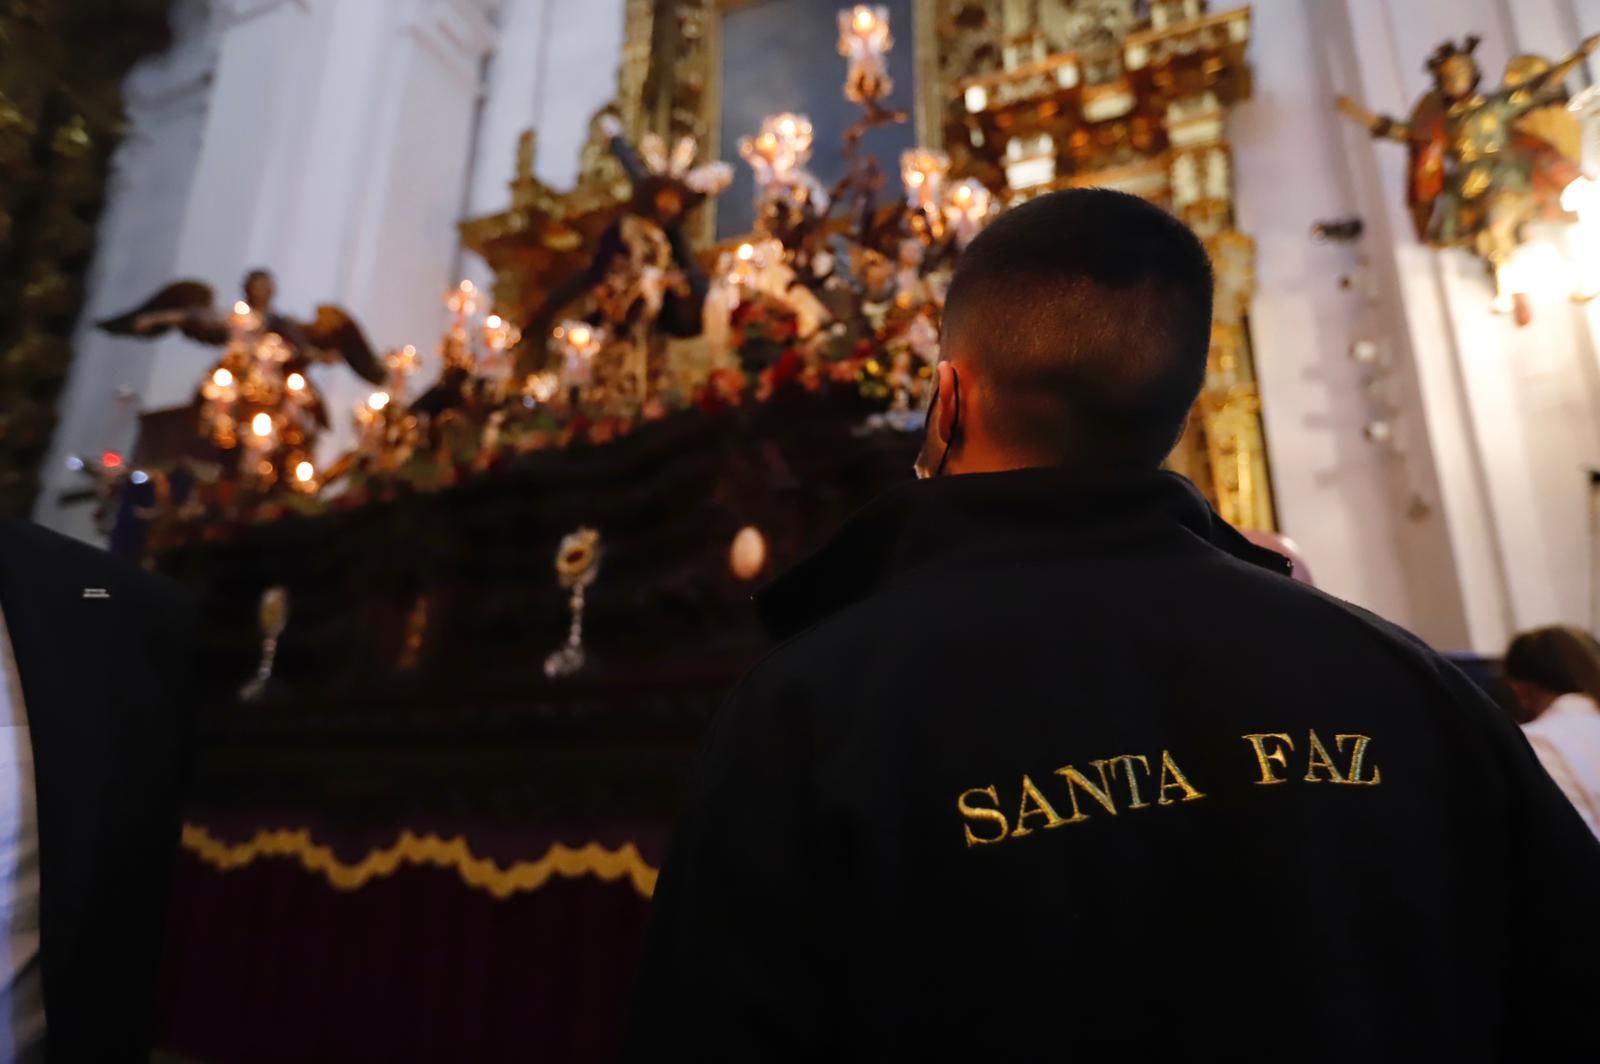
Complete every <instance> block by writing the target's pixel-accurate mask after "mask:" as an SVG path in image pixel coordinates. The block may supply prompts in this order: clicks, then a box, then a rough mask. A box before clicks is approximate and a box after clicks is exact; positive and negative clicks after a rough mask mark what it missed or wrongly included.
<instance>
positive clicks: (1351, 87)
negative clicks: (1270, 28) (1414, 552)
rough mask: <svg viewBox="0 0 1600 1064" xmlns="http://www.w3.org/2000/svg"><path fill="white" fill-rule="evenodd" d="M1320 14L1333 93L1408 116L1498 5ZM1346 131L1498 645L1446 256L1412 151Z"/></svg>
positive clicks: (1473, 582) (1491, 502)
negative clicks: (1421, 210)
mask: <svg viewBox="0 0 1600 1064" xmlns="http://www.w3.org/2000/svg"><path fill="white" fill-rule="evenodd" d="M1402 7H1403V8H1404V9H1405V10H1400V9H1401V8H1402ZM1446 7H1449V8H1453V9H1454V10H1453V11H1446V10H1445V9H1446ZM1469 9H1475V10H1469ZM1318 15H1319V25H1320V30H1321V32H1320V36H1321V38H1322V40H1323V41H1324V42H1325V47H1326V48H1327V53H1326V54H1327V58H1328V62H1329V70H1330V74H1331V76H1332V79H1333V83H1334V87H1335V89H1336V90H1337V91H1339V92H1345V93H1348V94H1349V95H1351V96H1354V97H1356V98H1357V99H1358V100H1361V101H1363V102H1365V104H1366V105H1367V106H1368V107H1369V108H1371V109H1373V110H1375V111H1383V112H1388V113H1390V114H1394V115H1399V116H1404V115H1407V114H1409V113H1410V110H1411V107H1412V105H1413V103H1414V101H1415V100H1416V99H1417V98H1418V97H1419V96H1420V95H1421V94H1422V92H1423V91H1424V90H1425V89H1426V88H1427V77H1426V75H1425V74H1424V73H1423V72H1422V66H1423V63H1424V61H1425V59H1426V58H1427V56H1428V54H1429V52H1431V51H1432V49H1433V48H1434V47H1435V46H1436V45H1437V44H1438V43H1439V42H1440V41H1442V40H1445V39H1446V38H1448V37H1450V36H1452V35H1455V36H1457V37H1459V36H1461V34H1462V32H1463V28H1464V27H1471V28H1474V29H1476V28H1478V27H1479V26H1480V25H1482V24H1483V22H1484V21H1489V22H1490V24H1491V25H1492V19H1490V20H1482V19H1481V18H1478V16H1483V15H1490V16H1492V15H1493V12H1492V11H1489V10H1488V5H1487V4H1486V3H1483V2H1481V0H1480V2H1477V3H1460V4H1450V5H1444V4H1434V3H1427V4H1410V5H1391V4H1389V3H1387V2H1385V0H1346V2H1345V3H1343V4H1328V5H1318ZM1451 16H1453V17H1451ZM1495 48H1496V46H1495V45H1494V44H1493V42H1486V43H1485V46H1484V47H1483V48H1482V49H1480V51H1481V52H1482V53H1486V54H1483V56H1482V57H1483V59H1484V61H1485V63H1486V65H1487V66H1488V68H1490V69H1493V68H1494V66H1495V65H1496V62H1497V61H1498V63H1500V64H1502V65H1503V63H1504V56H1503V55H1501V56H1500V57H1499V58H1498V60H1496V58H1495V57H1494V55H1493V52H1494V51H1495ZM1413 71H1415V73H1413ZM1340 136H1341V137H1342V147H1343V149H1344V152H1343V154H1344V156H1345V158H1346V159H1347V161H1348V163H1349V164H1350V169H1351V174H1352V177H1353V178H1354V180H1355V186H1356V189H1357V194H1358V201H1359V202H1360V204H1361V208H1362V210H1361V214H1362V216H1363V217H1364V218H1365V220H1366V223H1367V238H1366V241H1365V247H1366V248H1367V249H1368V251H1369V253H1370V254H1371V255H1372V256H1373V258H1374V268H1375V269H1377V270H1379V271H1380V273H1381V275H1382V276H1383V279H1384V286H1383V287H1384V289H1385V290H1386V291H1389V292H1392V293H1393V294H1394V299H1393V300H1392V301H1391V302H1390V303H1389V304H1388V306H1386V308H1385V309H1386V310H1387V311H1388V314H1389V317H1390V320H1391V322H1392V324H1393V334H1394V336H1395V338H1396V341H1397V342H1398V343H1399V344H1401V345H1402V348H1403V350H1404V352H1405V354H1406V356H1407V358H1406V363H1407V365H1408V366H1409V367H1410V370H1411V372H1412V373H1413V374H1414V377H1415V385H1416V393H1415V394H1416V397H1417V401H1418V409H1417V410H1416V412H1415V413H1416V415H1417V416H1416V417H1415V418H1413V419H1410V420H1412V421H1420V425H1416V426H1415V427H1416V428H1420V429H1421V430H1422V431H1420V432H1418V433H1416V434H1415V437H1413V438H1410V439H1407V441H1406V443H1407V445H1408V449H1410V450H1411V451H1413V452H1414V453H1425V454H1428V455H1429V456H1431V458H1432V465H1433V469H1434V471H1435V473H1436V476H1437V483H1438V489H1439V492H1438V494H1439V498H1438V504H1437V505H1438V509H1439V511H1440V513H1441V515H1442V517H1443V520H1444V522H1445V526H1446V528H1447V529H1448V531H1449V544H1450V559H1451V563H1452V570H1453V573H1454V576H1455V582H1456V584H1457V586H1458V587H1459V589H1460V594H1461V602H1462V609H1463V613H1464V617H1465V621H1466V638H1467V642H1468V644H1469V646H1470V648H1471V649H1476V650H1485V651H1487V650H1494V649H1498V648H1500V647H1501V646H1503V644H1504V640H1505V638H1506V635H1507V634H1508V632H1509V631H1510V628H1511V625H1512V615H1511V610H1510V603H1509V589H1508V583H1507V574H1506V571H1505V568H1504V565H1505V558H1504V553H1503V543H1502V540H1501V536H1500V529H1499V527H1498V525H1497V523H1496V521H1495V516H1496V513H1495V509H1494V507H1495V504H1496V500H1495V499H1494V498H1493V497H1492V496H1491V494H1490V492H1489V485H1488V482H1487V478H1486V474H1485V470H1484V463H1483V455H1482V454H1481V453H1480V449H1479V444H1480V442H1481V441H1480V436H1479V435H1478V433H1477V431H1476V430H1477V429H1478V428H1479V426H1476V425H1475V424H1474V420H1473V419H1474V415H1475V413H1476V412H1475V411H1474V410H1473V409H1472V408H1471V407H1470V406H1469V404H1468V401H1467V392H1466V387H1465V383H1464V381H1463V380H1462V378H1461V368H1462V367H1461V364H1460V362H1459V352H1458V351H1457V350H1456V347H1455V342H1454V337H1455V333H1456V330H1455V328H1454V322H1453V319H1452V316H1451V309H1452V308H1451V306H1450V303H1449V300H1448V298H1447V296H1446V293H1445V290H1444V286H1443V281H1442V277H1441V272H1440V264H1439V261H1438V255H1437V253H1436V252H1434V251H1433V250H1431V249H1428V248H1424V247H1422V246H1420V245H1419V244H1418V243H1417V242H1416V239H1415V237H1414V235H1413V233H1412V229H1411V220H1410V218H1409V216H1408V214H1407V212H1406V209H1405V206H1404V204H1405V187H1406V176H1405V169H1406V161H1405V152H1404V150H1403V149H1402V148H1401V147H1400V146H1398V145H1395V144H1393V143H1392V142H1373V141H1372V140H1371V139H1370V138H1369V137H1368V136H1367V134H1366V132H1365V131H1364V130H1361V129H1359V128H1356V127H1354V126H1346V127H1345V128H1344V129H1343V131H1342V132H1341V134H1340Z"/></svg>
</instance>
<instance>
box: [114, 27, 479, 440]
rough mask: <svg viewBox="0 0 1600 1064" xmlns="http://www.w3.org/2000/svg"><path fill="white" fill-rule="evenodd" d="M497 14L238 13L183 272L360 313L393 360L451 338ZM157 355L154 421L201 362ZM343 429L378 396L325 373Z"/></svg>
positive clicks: (188, 224) (229, 31)
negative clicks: (269, 272) (354, 407)
mask: <svg viewBox="0 0 1600 1064" xmlns="http://www.w3.org/2000/svg"><path fill="white" fill-rule="evenodd" d="M495 6H496V0H385V2H384V3H381V4H378V3H371V2H369V0H231V2H229V3H225V4H223V5H222V6H221V7H220V8H219V10H218V13H217V17H218V18H219V19H220V20H221V26H220V32H221V36H222V43H221V48H220V53H219V60H218V65H217V76H216V81H215V84H214V86H213V90H212V98H211V107H210V112H209V115H208V118H207V125H206V130H205V149H204V152H203V153H202V156H201V159H200V163H199V165H198V167H197V169H196V173H195V178H194V191H193V193H192V194H191V196H190V200H189V208H188V212H187V216H186V219H185V222H184V225H183V229H182V235H181V237H180V240H179V251H178V256H177V268H178V270H179V272H180V273H182V274H184V275H186V276H194V277H198V278H201V279H203V280H206V281H208V282H209V283H211V284H213V285H214V286H216V288H217V289H218V294H219V298H221V299H223V300H229V299H233V298H235V295H234V293H235V292H236V291H237V287H238V278H239V276H240V274H241V273H242V272H243V271H244V270H245V269H247V268H249V267H251V266H255V265H261V266H266V267H268V268H270V269H273V270H274V271H275V272H276V273H277V274H278V279H279V303H280V305H281V306H282V308H283V309H284V310H285V311H287V312H289V313H291V314H295V315H308V314H310V313H311V311H312V309H313V308H314V306H315V304H317V303H319V302H336V303H340V304H342V305H344V306H345V307H346V308H347V309H349V310H350V312H351V313H352V314H353V315H354V316H355V317H356V318H357V320H358V321H360V322H361V323H362V325H363V326H364V327H365V329H366V331H367V333H368V338H369V339H370V340H371V341H372V343H373V344H374V346H375V347H378V348H380V349H382V348H386V347H391V346H397V345H399V344H403V343H408V342H409V343H416V344H417V345H418V346H419V347H421V348H423V349H424V350H426V349H428V348H430V347H431V346H432V344H433V342H434V340H435V339H436V338H437V334H438V332H439V330H440V328H441V327H442V320H443V316H442V310H441V309H440V307H439V299H440V296H441V295H442V293H443V291H444V290H445V288H446V287H447V285H448V284H449V279H450V274H451V272H452V269H453V265H454V260H455V252H456V238H455V222H456V221H457V219H458V218H459V217H460V215H461V211H462V208H463V204H464V199H465V197H464V192H465V182H466V175H467V167H468V163H469V158H468V156H469V154H470V144H471V137H472V128H473V123H474V121H475V117H476V108H477V103H478V95H479V84H480V73H481V65H482V60H483V57H484V55H485V54H486V53H487V51H488V49H489V46H490V43H491V41H492V37H493V27H492V23H491V21H490V18H491V16H492V14H493V12H494V8H495ZM180 345H182V342H181V341H176V342H174V343H172V344H169V345H163V347H162V349H160V350H158V352H157V357H156V360H155V366H154V367H153V370H152V373H151V376H150V380H149V381H148V383H147V385H146V386H145V388H144V389H143V399H144V406H145V408H146V409H153V408H160V407H165V406H171V405H175V404H180V403H183V402H186V401H187V400H188V398H189V395H190V394H191V392H192V389H193V387H194V381H195V375H196V372H197V370H198V369H199V367H200V365H201V364H202V362H201V360H200V359H198V358H197V356H196V354H195V352H194V351H193V349H192V347H189V346H187V345H182V346H180ZM322 383H323V386H324V389H325V391H326V392H327V399H328V406H329V409H330V412H331V414H332V416H333V421H334V424H335V429H336V430H337V431H338V432H340V433H348V432H349V426H348V425H347V424H345V422H347V421H348V417H347V412H348V410H349V408H350V403H351V402H352V401H353V400H354V397H355V396H356V395H358V394H360V393H361V392H362V391H363V390H364V389H365V388H366V387H367V386H366V385H364V384H362V383H361V382H359V381H356V380H354V379H353V378H352V377H351V376H350V375H349V374H347V373H344V372H343V371H337V372H335V371H328V372H324V373H322Z"/></svg>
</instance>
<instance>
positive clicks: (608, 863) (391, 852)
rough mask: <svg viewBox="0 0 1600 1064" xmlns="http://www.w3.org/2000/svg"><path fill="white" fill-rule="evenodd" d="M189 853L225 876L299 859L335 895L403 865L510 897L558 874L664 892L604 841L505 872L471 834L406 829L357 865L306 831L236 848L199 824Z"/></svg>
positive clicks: (641, 863) (281, 831)
mask: <svg viewBox="0 0 1600 1064" xmlns="http://www.w3.org/2000/svg"><path fill="white" fill-rule="evenodd" d="M182 839H183V848H184V849H186V850H188V851H189V852H191V853H193V854H194V855H195V856H196V857H198V858H199V859H200V860H202V861H204V862H205V863H206V864H209V865H211V866H212V867H213V868H216V869H217V870H219V871H222V872H231V871H233V870H235V869H239V868H244V867H245V866H247V865H250V864H254V863H255V862H256V861H258V860H260V859H261V858H263V857H293V858H295V859H297V860H298V861H299V862H300V864H301V866H302V867H303V868H305V870H306V871H307V872H312V873H315V874H318V875H321V876H323V877H324V878H325V879H327V881H328V883H329V884H330V885H331V886H332V887H333V888H334V889H335V890H359V889H360V888H361V887H363V886H365V885H366V884H367V883H369V882H371V881H372V880H374V879H376V878H378V877H380V876H392V875H394V873H395V872H396V871H398V870H399V868H400V866H401V865H402V864H413V865H433V866H434V867H436V868H454V869H455V870H456V871H457V872H458V873H459V874H460V876H461V880H462V882H464V883H466V884H467V885H468V886H469V887H476V888H478V889H479V890H485V891H488V892H489V894H490V895H492V896H493V897H495V898H499V899H501V900H504V899H506V898H509V897H511V895H513V894H518V893H525V892H530V891H535V890H538V889H539V888H540V887H542V886H544V885H545V883H546V882H548V881H549V879H550V877H551V876H552V875H558V876H562V877H563V878H566V879H578V878H580V877H582V876H595V877H597V878H599V879H603V880H606V881H607V882H612V881H615V880H618V879H621V878H622V877H624V876H626V877H627V878H628V880H629V882H631V883H632V884H633V889H634V890H637V891H638V892H639V894H640V896H641V897H645V898H648V897H650V896H651V895H652V894H653V893H654V892H655V889H656V876H657V875H659V874H660V873H659V870H658V869H655V868H652V867H651V866H650V865H649V864H648V863H647V862H646V861H645V859H644V857H643V856H641V855H640V853H639V849H638V847H636V846H635V845H634V844H633V843H631V842H625V843H623V844H622V845H621V846H620V847H618V848H617V849H615V850H608V849H606V848H605V847H604V846H601V845H600V844H599V843H597V842H590V843H586V844H585V845H583V846H580V847H578V848H577V849H574V848H572V847H570V846H565V845H563V844H561V843H559V842H558V843H555V844H553V845H552V846H551V847H550V849H549V850H547V851H546V852H545V855H544V856H543V857H541V858H539V859H538V860H537V861H517V862H515V863H514V864H512V865H511V866H510V867H507V868H501V867H500V866H499V865H497V864H495V862H494V861H492V860H490V859H489V858H486V857H478V856H476V855H474V854H473V852H472V849H471V847H469V846H468V845H467V840H466V838H465V837H464V836H461V835H454V836H451V837H450V838H448V839H446V838H441V837H440V836H438V835H432V834H429V835H418V834H416V833H415V832H413V831H411V830H409V829H406V830H402V831H401V832H400V835H399V837H398V838H397V839H396V840H395V842H394V845H393V846H387V847H384V848H382V849H377V850H373V851H372V852H371V853H368V854H367V855H366V856H365V857H363V858H361V860H359V861H357V862H355V863H354V864H347V863H346V862H344V861H341V860H339V857H338V855H336V854H335V853H334V852H333V850H332V848H331V847H328V846H323V845H321V844H320V843H317V842H315V841H313V840H312V838H311V832H310V831H309V830H308V829H306V828H272V829H263V830H261V831H258V832H256V833H255V835H254V836H253V837H252V838H251V839H250V841H248V842H240V843H230V842H224V841H222V840H221V839H218V838H216V837H214V836H213V835H212V834H211V833H210V832H209V831H207V830H206V829H205V828H204V827H202V826H200V825H199V824H185V825H183V836H182Z"/></svg>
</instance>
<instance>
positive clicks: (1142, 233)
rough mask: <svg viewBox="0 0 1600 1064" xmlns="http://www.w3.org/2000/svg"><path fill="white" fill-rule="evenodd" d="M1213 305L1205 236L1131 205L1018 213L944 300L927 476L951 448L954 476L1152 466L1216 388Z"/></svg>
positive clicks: (1041, 206)
mask: <svg viewBox="0 0 1600 1064" xmlns="http://www.w3.org/2000/svg"><path fill="white" fill-rule="evenodd" d="M1211 293H1212V275H1211V262H1210V259H1209V258H1208V257H1207V255H1206V250H1205V248H1204V246H1202V245H1201V243H1200V241H1199V239H1198V238H1197V237H1196V236H1195V235H1194V233H1192V232H1191V231H1190V230H1189V229H1188V227H1186V226H1185V225H1184V224H1183V223H1182V222H1179V221H1178V220H1177V219H1176V218H1174V217H1172V216H1171V215H1170V214H1167V213H1166V212H1165V211H1163V210H1161V209H1160V208H1158V207H1155V206H1153V205H1151V204H1149V203H1146V202H1145V201H1144V200H1141V199H1138V198H1137V197H1135V196H1130V195H1126V194H1124V193H1121V192H1111V191H1107V190H1105V189H1075V190H1070V191H1065V192H1054V193H1051V194H1049V195H1046V196H1041V197H1039V198H1038V199H1035V200H1032V201H1030V202H1028V203H1025V204H1022V205H1021V206H1018V207H1015V208H1013V209H1012V210H1010V211H1007V212H1006V213H1005V214H1003V215H1001V216H1000V217H999V218H998V219H996V220H995V221H994V222H993V223H992V224H991V225H990V226H989V227H988V228H987V229H985V230H984V231H983V233H981V234H980V235H979V236H978V238H977V239H976V240H974V241H973V242H972V245H971V246H970V247H969V248H967V251H966V253H965V254H964V255H963V256H962V258H961V261H960V263H959V264H958V266H957V268H956V275H955V279H954V280H953V281H952V282H951V285H950V291H949V295H948V296H947V298H946V300H945V312H944V336H943V354H944V358H945V359H946V361H945V362H942V363H940V365H939V394H938V398H937V399H936V401H935V409H934V411H933V412H932V416H930V418H929V430H928V437H929V438H928V443H927V446H926V449H925V451H924V456H923V460H922V465H923V467H924V468H926V469H932V468H935V467H936V465H937V463H938V461H939V456H940V455H941V454H942V453H943V452H944V450H945V448H946V446H947V445H948V446H949V448H950V452H949V453H950V458H949V469H950V471H951V472H957V473H963V472H986V471H995V470H1002V469H1013V468H1019V467H1025V466H1070V467H1073V468H1076V469H1081V470H1082V471H1084V472H1086V473H1095V474H1107V475H1115V474H1119V473H1129V472H1137V471H1142V470H1146V469H1154V468H1156V467H1157V466H1159V465H1160V464H1161V461H1162V460H1163V459H1164V458H1165V457H1166V456H1167V453H1168V452H1169V451H1170V450H1171V449H1172V446H1173V444H1174V443H1176V442H1177V439H1178V437H1179V436H1180V435H1181V434H1182V431H1183V426H1184V423H1185V421H1186V420H1187V418H1188V413H1189V408H1190V407H1191V406H1192V405H1193V404H1194V400H1195V397H1196V396H1197V395H1198V394H1199V392H1200V386H1201V384H1202V383H1203V382H1204V380H1205V371H1206V352H1207V350H1208V349H1209V347H1210V341H1211ZM956 377H959V382H957V381H956V380H955V379H953V378H956ZM958 383H959V389H958V387H957V385H958ZM958 391H959V398H958V395H957V393H958ZM958 406H959V414H960V416H959V425H960V427H959V429H957V423H958V419H957V416H956V415H957V407H958Z"/></svg>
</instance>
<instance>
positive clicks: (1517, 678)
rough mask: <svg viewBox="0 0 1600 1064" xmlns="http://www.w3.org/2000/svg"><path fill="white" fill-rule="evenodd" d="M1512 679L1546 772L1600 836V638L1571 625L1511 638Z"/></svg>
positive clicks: (1508, 654) (1508, 665) (1507, 662)
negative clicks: (1597, 638)
mask: <svg viewBox="0 0 1600 1064" xmlns="http://www.w3.org/2000/svg"><path fill="white" fill-rule="evenodd" d="M1504 672H1505V678H1506V683H1507V684H1508V685H1509V686H1510V688H1511V691H1512V693H1513V694H1515V695H1516V698H1517V702H1518V704H1519V705H1520V707H1521V710H1522V718H1521V720H1522V728H1523V731H1524V732H1525V733H1526V734H1527V736H1528V742H1529V743H1531V744H1532V745H1533V750H1534V753H1536V754H1538V755H1539V760H1540V762H1542V763H1543V764H1544V767H1545V771H1547V772H1549V773H1550V778H1551V779H1553V780H1555V781H1556V784H1557V786H1559V787H1560V788H1561V790H1562V791H1563V792H1564V793H1565V794H1566V796H1567V798H1568V799H1570V800H1571V802H1572V804H1573V806H1574V807H1575V808H1576V809H1577V810H1578V814H1579V815H1580V816H1582V817H1583V820H1584V823H1586V824H1588V825H1589V830H1590V831H1592V832H1594V833H1595V835H1596V837H1600V641H1596V640H1595V638H1594V637H1593V636H1592V635H1590V634H1589V633H1588V632H1585V631H1583V630H1582V629H1579V628H1571V627H1567V626H1565V625H1553V626H1551V627H1548V628H1535V629H1533V630H1532V631H1528V632H1523V633H1522V634H1521V635H1519V636H1517V637H1516V638H1515V639H1513V640H1512V641H1511V646H1510V647H1509V648H1507V650H1506V658H1505V665H1504Z"/></svg>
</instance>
